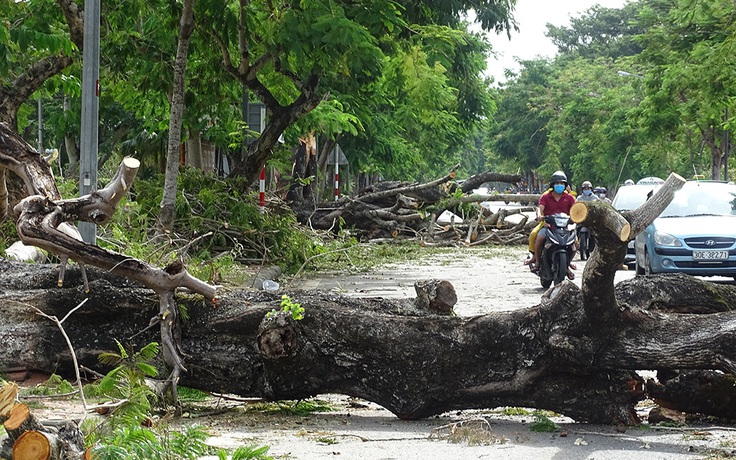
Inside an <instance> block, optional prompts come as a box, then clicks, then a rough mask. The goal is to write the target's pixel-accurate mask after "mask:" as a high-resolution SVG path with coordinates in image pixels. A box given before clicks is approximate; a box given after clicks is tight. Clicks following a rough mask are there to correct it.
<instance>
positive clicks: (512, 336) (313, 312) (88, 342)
mask: <svg viewBox="0 0 736 460" xmlns="http://www.w3.org/2000/svg"><path fill="white" fill-rule="evenodd" d="M0 270H2V271H4V272H5V273H6V274H7V275H6V276H4V277H3V278H2V280H1V281H0V291H2V293H1V294H0V313H1V314H2V316H1V318H2V319H0V349H2V350H3V362H4V363H5V364H6V365H7V366H11V367H14V366H26V367H28V368H29V369H41V370H51V369H58V371H60V372H70V371H71V366H72V364H71V358H70V355H69V352H68V351H67V350H66V347H65V345H64V343H63V340H62V338H61V335H60V333H59V331H58V330H57V329H56V327H55V326H54V325H53V324H52V323H51V322H50V321H48V320H45V319H44V318H42V317H40V316H38V315H35V314H34V313H33V311H32V309H31V307H30V305H34V306H36V307H38V308H40V309H41V310H42V311H44V312H45V313H46V314H49V315H57V316H58V315H64V314H65V313H66V311H68V310H69V306H70V305H76V304H78V303H79V302H80V301H81V300H82V299H83V294H82V293H81V292H80V291H79V290H78V289H75V288H73V287H72V288H61V289H58V288H55V287H54V276H53V275H54V273H53V270H52V267H50V266H44V265H20V264H16V263H10V262H0ZM31 276H32V277H33V279H34V280H36V281H34V282H33V283H31V281H30V279H31V278H30V277H31ZM69 276H70V278H71V279H78V278H79V276H80V275H79V273H78V271H77V270H71V271H70V273H69ZM92 276H93V278H95V280H94V281H93V282H92V284H93V286H92V287H93V289H92V290H91V294H90V296H89V301H88V302H87V303H86V304H85V306H84V308H83V309H80V310H78V311H77V312H76V313H75V314H74V315H73V316H71V317H70V318H68V319H67V321H66V322H65V326H66V330H67V332H68V334H69V336H70V339H71V341H72V343H73V344H74V346H75V348H76V351H77V355H78V358H79V360H80V363H81V364H82V365H85V366H87V367H92V368H95V367H97V366H99V364H98V362H97V355H98V354H99V353H100V352H101V351H104V350H112V349H115V347H116V344H115V342H114V339H115V338H117V339H119V340H121V341H123V342H124V343H126V344H127V343H130V344H131V345H133V346H134V347H141V346H143V345H145V344H147V343H149V342H150V341H155V340H157V336H156V333H155V332H154V331H147V332H144V333H142V334H140V335H139V336H137V337H136V338H135V339H130V337H132V336H133V335H134V334H137V333H138V332H140V331H142V330H143V329H145V328H146V327H147V326H148V324H149V320H150V317H151V316H152V315H154V314H155V312H156V305H155V302H153V301H152V300H151V299H150V295H149V294H150V291H149V290H147V289H144V288H141V287H135V286H134V285H132V284H131V283H130V281H127V280H125V279H122V278H119V277H111V276H110V275H108V274H105V273H104V272H101V271H93V273H92ZM684 282H687V284H688V285H689V286H691V287H692V288H693V292H694V293H693V295H692V296H689V297H683V298H677V299H678V300H677V302H675V303H678V302H679V304H678V305H675V306H674V308H672V309H671V310H670V309H669V307H668V304H669V303H670V299H671V298H672V297H667V295H668V294H670V293H675V292H677V291H678V290H679V291H683V290H684V289H683V287H682V286H683V283H684ZM31 284H32V286H31ZM49 289H53V291H51V292H53V295H49ZM616 292H617V295H618V296H620V297H621V298H622V299H623V300H622V306H623V307H624V308H627V309H629V310H631V311H629V312H627V314H625V315H622V319H621V320H620V321H619V322H618V323H617V324H616V326H615V332H616V333H611V331H610V329H609V330H608V331H606V332H605V333H603V332H599V329H597V328H595V327H593V324H592V322H591V320H590V319H589V318H588V316H587V315H586V312H585V309H584V308H583V304H582V294H581V292H580V291H579V290H578V289H577V287H576V286H575V285H574V284H572V283H563V285H561V287H560V288H559V293H558V295H556V296H555V297H554V299H552V300H547V301H545V302H543V303H542V304H540V305H539V306H537V307H533V308H528V309H522V310H517V311H513V312H504V313H494V314H489V315H483V316H477V317H470V318H462V317H456V316H447V315H444V314H442V315H438V314H434V313H431V312H429V311H425V310H424V309H423V308H422V306H423V305H424V304H425V303H424V302H421V301H420V302H415V301H414V300H413V299H405V300H387V299H380V298H374V299H350V298H345V297H340V296H337V295H335V294H332V293H321V292H288V295H289V296H290V298H291V299H292V301H293V302H298V303H300V304H301V306H302V307H304V308H305V310H306V313H305V317H304V319H303V320H301V321H293V320H291V318H290V317H284V316H281V315H277V318H269V317H267V314H268V312H270V311H271V310H272V309H279V303H280V295H275V294H269V293H266V292H261V291H241V290H233V291H228V292H227V293H223V295H222V297H221V298H220V302H219V304H218V307H217V308H213V307H211V306H209V305H205V304H202V303H201V302H198V301H197V300H196V299H189V300H187V301H185V302H184V305H185V306H186V308H187V312H188V314H189V316H190V320H189V322H188V323H187V324H186V325H185V326H184V327H183V328H182V331H181V335H182V337H181V346H182V348H183V349H184V350H185V352H186V354H187V361H188V362H189V363H190V364H189V366H188V372H186V373H182V375H181V383H182V384H184V385H187V386H190V387H194V388H201V389H206V390H209V391H218V392H225V393H233V394H238V395H242V396H254V397H263V398H266V399H269V400H280V399H301V398H306V397H310V396H314V395H317V394H321V393H341V394H347V395H352V396H356V397H360V398H364V399H367V400H370V401H374V402H376V403H378V404H381V405H382V406H384V407H386V408H387V409H388V410H390V411H392V412H393V413H394V414H396V415H397V416H398V417H401V418H404V419H415V418H422V417H428V416H431V415H434V414H439V413H442V412H445V411H448V410H457V409H470V408H488V407H497V406H505V405H510V406H522V407H536V408H541V409H548V410H552V411H555V412H558V413H562V414H565V415H568V416H570V417H572V418H574V419H576V420H578V421H590V422H602V423H616V424H635V423H638V422H639V420H638V419H637V416H636V412H635V410H634V406H635V404H636V403H637V402H638V401H640V400H643V399H645V398H647V397H649V396H651V395H650V394H648V393H647V391H648V388H650V387H649V386H647V385H645V383H644V380H643V379H642V378H641V377H639V376H638V375H637V374H636V373H635V372H634V371H635V370H636V369H657V370H659V371H661V372H664V371H675V370H682V369H708V370H718V371H723V372H727V373H732V372H733V370H734V364H733V363H735V362H736V346H734V345H736V344H735V343H734V341H735V337H734V333H733V330H734V327H735V326H736V316H734V314H733V313H732V312H730V311H729V310H728V306H729V303H730V302H731V301H732V300H733V299H736V291H734V288H733V287H731V286H715V287H714V286H713V285H712V284H710V283H708V282H705V281H701V280H697V279H690V278H689V277H685V276H672V277H669V276H665V277H641V278H636V279H633V280H631V281H628V282H624V283H621V284H619V285H617V287H616ZM673 296H674V294H673ZM690 301H697V303H698V305H710V306H712V307H711V310H710V311H708V312H703V311H702V310H699V308H700V307H698V309H695V310H692V311H698V312H697V313H693V312H692V311H688V310H686V309H684V304H687V303H689V302H690ZM631 305H636V306H637V307H631V308H630V307H629V306H631ZM652 305H656V311H649V310H646V309H645V308H647V307H649V306H652ZM714 310H715V311H714ZM679 311H688V312H687V313H676V312H679ZM111 331H112V332H111ZM213 338H215V339H214V340H213ZM706 383H707V381H706V380H702V384H701V385H700V387H698V388H699V390H697V391H696V392H695V393H692V398H691V399H694V398H695V397H696V396H697V397H698V400H700V401H703V402H702V404H700V405H699V409H700V411H701V413H705V414H716V413H717V414H719V416H728V417H729V418H734V417H736V414H734V413H730V414H724V408H723V406H722V405H721V404H716V405H708V403H707V391H709V390H708V389H707V385H706ZM664 385H665V386H666V385H668V382H665V383H664ZM652 388H653V387H652ZM692 388H694V387H692V386H691V389H692ZM693 391H695V390H693ZM698 391H699V392H701V393H698ZM660 393H661V392H660ZM730 395H731V396H733V388H731V393H730ZM722 398H723V397H722V396H721V399H719V400H718V402H719V403H720V402H721V401H722V400H723V399H722ZM663 399H664V398H663ZM671 399H673V401H671V404H670V405H671V406H674V407H675V408H684V405H683V401H678V399H677V398H674V397H673V398H671Z"/></svg>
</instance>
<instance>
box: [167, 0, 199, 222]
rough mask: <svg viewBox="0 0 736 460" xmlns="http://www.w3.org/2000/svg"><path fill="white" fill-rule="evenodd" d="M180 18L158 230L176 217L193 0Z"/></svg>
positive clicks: (185, 1) (189, 0)
mask: <svg viewBox="0 0 736 460" xmlns="http://www.w3.org/2000/svg"><path fill="white" fill-rule="evenodd" d="M183 3H184V5H183V8H182V11H181V19H180V20H179V42H178V45H177V48H176V59H175V60H174V82H173V85H172V93H171V111H170V115H169V142H168V147H167V150H166V152H167V154H166V174H165V177H164V193H163V196H162V197H161V205H160V211H159V218H158V223H159V227H160V228H159V230H161V231H162V232H164V233H165V232H170V231H171V230H172V229H173V227H174V218H175V217H176V211H175V204H176V191H177V181H178V178H179V146H180V145H181V125H182V118H183V116H184V108H185V102H184V92H185V89H186V80H185V77H186V71H187V56H188V54H189V40H190V38H191V36H192V32H193V31H194V0H184V2H183Z"/></svg>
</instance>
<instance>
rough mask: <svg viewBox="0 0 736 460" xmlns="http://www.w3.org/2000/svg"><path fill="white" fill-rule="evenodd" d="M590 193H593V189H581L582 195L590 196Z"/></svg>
mask: <svg viewBox="0 0 736 460" xmlns="http://www.w3.org/2000/svg"><path fill="white" fill-rule="evenodd" d="M592 194H593V190H591V189H589V188H586V189H585V190H583V195H585V196H590V195H592Z"/></svg>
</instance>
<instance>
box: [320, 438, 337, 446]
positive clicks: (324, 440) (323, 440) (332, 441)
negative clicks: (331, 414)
mask: <svg viewBox="0 0 736 460" xmlns="http://www.w3.org/2000/svg"><path fill="white" fill-rule="evenodd" d="M317 442H318V443H320V444H327V445H328V446H329V445H332V444H337V439H335V438H331V437H329V436H321V437H319V438H317Z"/></svg>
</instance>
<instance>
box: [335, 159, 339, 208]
mask: <svg viewBox="0 0 736 460" xmlns="http://www.w3.org/2000/svg"><path fill="white" fill-rule="evenodd" d="M339 168H340V167H339V166H338V156H337V153H335V201H337V200H338V198H340V172H339Z"/></svg>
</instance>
